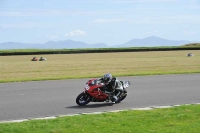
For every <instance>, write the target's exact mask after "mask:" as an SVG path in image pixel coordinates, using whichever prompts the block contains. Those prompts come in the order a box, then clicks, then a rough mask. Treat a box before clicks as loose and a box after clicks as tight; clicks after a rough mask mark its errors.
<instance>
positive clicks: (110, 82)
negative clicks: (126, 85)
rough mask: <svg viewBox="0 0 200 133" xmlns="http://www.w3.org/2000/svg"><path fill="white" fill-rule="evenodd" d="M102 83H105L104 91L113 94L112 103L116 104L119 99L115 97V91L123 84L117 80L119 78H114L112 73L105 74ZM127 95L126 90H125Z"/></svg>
mask: <svg viewBox="0 0 200 133" xmlns="http://www.w3.org/2000/svg"><path fill="white" fill-rule="evenodd" d="M100 80H101V81H102V83H104V85H105V87H104V89H105V90H107V91H108V92H110V93H111V94H112V99H111V101H112V102H114V103H115V101H117V100H118V98H117V97H116V96H115V89H116V88H117V87H119V86H121V85H122V84H121V82H120V81H119V80H117V78H115V77H113V76H112V75H111V74H110V73H107V74H104V76H103V77H102V78H101V79H100ZM124 91H125V93H126V90H124Z"/></svg>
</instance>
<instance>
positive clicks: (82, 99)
mask: <svg viewBox="0 0 200 133" xmlns="http://www.w3.org/2000/svg"><path fill="white" fill-rule="evenodd" d="M90 101H91V96H90V95H89V94H87V93H84V92H82V93H81V94H79V95H78V96H77V98H76V103H77V104H78V105H79V106H84V105H86V104H88V103H89V102H90Z"/></svg>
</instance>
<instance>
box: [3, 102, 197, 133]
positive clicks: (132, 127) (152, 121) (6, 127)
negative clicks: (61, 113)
mask: <svg viewBox="0 0 200 133" xmlns="http://www.w3.org/2000/svg"><path fill="white" fill-rule="evenodd" d="M199 110H200V105H187V106H180V107H173V108H168V109H154V110H148V111H136V110H131V111H122V112H118V113H103V114H97V115H94V114H92V115H78V116H73V117H71V116H68V117H60V118H56V119H52V120H31V121H25V122H21V123H1V124H0V133H24V132H26V133H36V132H37V133H80V132H82V133H199V131H200V112H199Z"/></svg>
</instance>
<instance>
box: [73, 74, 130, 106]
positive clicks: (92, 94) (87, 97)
mask: <svg viewBox="0 0 200 133" xmlns="http://www.w3.org/2000/svg"><path fill="white" fill-rule="evenodd" d="M120 82H121V84H122V85H121V86H118V87H117V88H116V89H115V91H114V92H108V91H106V89H102V88H103V85H104V84H103V83H101V81H100V80H98V79H96V78H93V79H90V80H89V81H88V82H87V83H86V85H85V87H84V89H85V90H84V91H83V92H82V93H80V94H79V95H78V96H77V98H76V103H77V104H78V105H79V106H84V105H86V104H88V103H89V102H109V101H110V100H111V101H114V100H113V99H114V97H113V93H114V94H115V96H116V97H115V102H113V103H120V102H121V101H122V100H124V99H125V98H126V96H127V91H126V90H125V89H126V88H128V87H129V86H130V81H120ZM116 98H117V100H116Z"/></svg>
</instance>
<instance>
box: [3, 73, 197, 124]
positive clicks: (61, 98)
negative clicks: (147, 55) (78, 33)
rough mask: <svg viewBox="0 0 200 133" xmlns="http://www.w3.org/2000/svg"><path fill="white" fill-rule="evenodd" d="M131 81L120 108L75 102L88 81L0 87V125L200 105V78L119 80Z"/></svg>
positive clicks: (176, 76)
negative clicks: (73, 115)
mask: <svg viewBox="0 0 200 133" xmlns="http://www.w3.org/2000/svg"><path fill="white" fill-rule="evenodd" d="M118 79H120V80H129V81H130V82H131V86H130V87H129V88H128V89H127V91H128V96H127V97H126V99H125V100H124V101H122V102H121V103H119V104H114V105H113V106H112V105H111V104H110V103H106V102H104V103H89V104H88V105H86V106H84V107H79V106H78V105H77V104H76V102H75V99H76V97H77V95H78V94H79V93H81V92H82V91H83V88H84V86H85V83H86V81H87V80H88V79H76V80H54V81H33V82H16V83H0V121H8V120H18V119H33V118H39V117H49V116H59V115H70V114H77V113H83V112H84V113H90V112H99V111H112V110H122V109H132V108H142V107H151V106H170V105H180V104H191V103H200V74H181V75H155V76H133V77H118Z"/></svg>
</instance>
